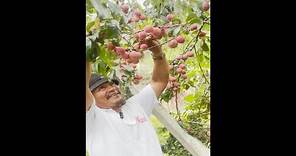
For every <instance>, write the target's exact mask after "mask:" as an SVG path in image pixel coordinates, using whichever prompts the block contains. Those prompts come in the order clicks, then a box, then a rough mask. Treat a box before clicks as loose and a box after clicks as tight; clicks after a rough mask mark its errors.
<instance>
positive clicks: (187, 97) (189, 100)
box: [184, 94, 195, 103]
mask: <svg viewBox="0 0 296 156" xmlns="http://www.w3.org/2000/svg"><path fill="white" fill-rule="evenodd" d="M194 99H195V97H194V95H193V94H190V95H188V96H185V97H184V100H185V101H186V102H189V103H192V102H193V101H194Z"/></svg>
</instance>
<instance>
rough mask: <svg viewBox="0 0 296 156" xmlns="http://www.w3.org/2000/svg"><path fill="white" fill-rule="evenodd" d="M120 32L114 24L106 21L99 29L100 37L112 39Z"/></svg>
mask: <svg viewBox="0 0 296 156" xmlns="http://www.w3.org/2000/svg"><path fill="white" fill-rule="evenodd" d="M119 34H120V32H119V30H118V28H117V26H116V25H114V24H112V23H107V24H106V25H105V26H104V27H103V28H102V30H101V31H100V36H101V37H100V38H101V39H113V38H117V37H118V36H119Z"/></svg>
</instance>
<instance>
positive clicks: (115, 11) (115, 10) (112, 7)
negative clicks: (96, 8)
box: [107, 1, 124, 16]
mask: <svg viewBox="0 0 296 156" xmlns="http://www.w3.org/2000/svg"><path fill="white" fill-rule="evenodd" d="M107 5H108V8H109V9H110V10H111V13H113V14H115V15H117V16H124V14H123V12H122V11H121V9H120V8H119V6H118V5H116V4H114V3H113V2H111V1H108V2H107Z"/></svg>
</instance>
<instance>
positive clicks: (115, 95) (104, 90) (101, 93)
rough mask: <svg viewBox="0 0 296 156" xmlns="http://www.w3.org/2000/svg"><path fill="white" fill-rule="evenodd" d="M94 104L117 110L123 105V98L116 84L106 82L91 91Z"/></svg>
mask: <svg viewBox="0 0 296 156" xmlns="http://www.w3.org/2000/svg"><path fill="white" fill-rule="evenodd" d="M93 95H94V97H95V99H96V102H97V103H98V104H99V105H100V106H101V107H103V108H112V109H118V108H120V107H121V106H122V105H124V104H125V99H124V96H123V95H122V94H121V92H120V91H119V88H118V86H117V85H116V84H114V83H112V82H106V83H103V84H101V85H100V86H99V87H97V88H96V89H95V90H94V91H93Z"/></svg>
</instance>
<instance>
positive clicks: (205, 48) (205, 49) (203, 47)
mask: <svg viewBox="0 0 296 156" xmlns="http://www.w3.org/2000/svg"><path fill="white" fill-rule="evenodd" d="M201 48H202V49H203V50H204V51H209V46H208V44H207V43H206V42H204V43H203V44H202V46H201Z"/></svg>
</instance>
